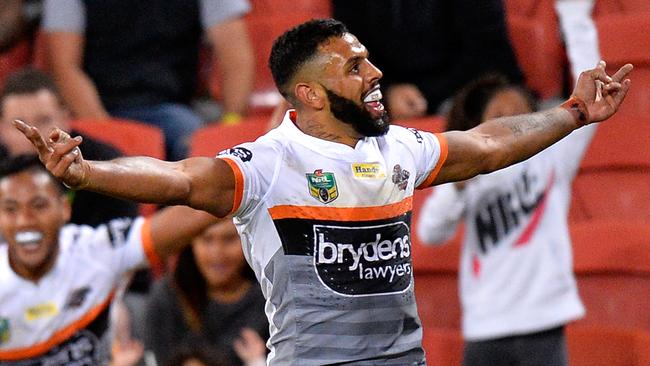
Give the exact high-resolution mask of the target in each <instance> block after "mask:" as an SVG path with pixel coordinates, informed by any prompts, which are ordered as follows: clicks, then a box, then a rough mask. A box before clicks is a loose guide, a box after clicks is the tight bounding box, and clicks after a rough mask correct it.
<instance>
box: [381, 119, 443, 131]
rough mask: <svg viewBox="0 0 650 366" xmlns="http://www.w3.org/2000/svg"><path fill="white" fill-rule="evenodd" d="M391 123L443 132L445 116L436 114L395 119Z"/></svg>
mask: <svg viewBox="0 0 650 366" xmlns="http://www.w3.org/2000/svg"><path fill="white" fill-rule="evenodd" d="M393 123H394V124H396V125H400V126H404V127H413V128H416V129H418V130H422V131H428V132H433V133H438V132H444V130H445V126H446V125H447V122H446V120H445V118H444V117H442V116H437V115H432V116H425V117H420V118H409V119H402V120H396V121H393Z"/></svg>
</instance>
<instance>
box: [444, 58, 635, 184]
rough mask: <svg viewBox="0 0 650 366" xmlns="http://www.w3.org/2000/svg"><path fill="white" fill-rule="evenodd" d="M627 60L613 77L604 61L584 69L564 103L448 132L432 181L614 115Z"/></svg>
mask: <svg viewBox="0 0 650 366" xmlns="http://www.w3.org/2000/svg"><path fill="white" fill-rule="evenodd" d="M631 71H632V65H630V64H627V65H625V66H623V67H622V68H621V69H620V70H618V71H617V72H616V74H614V75H613V76H612V77H609V76H608V75H607V74H606V73H605V63H604V62H602V61H601V62H600V63H599V64H598V66H597V67H596V68H595V69H592V70H588V71H585V72H583V73H582V74H581V75H580V78H579V79H578V82H577V84H576V87H575V90H574V92H573V95H572V97H571V98H570V99H569V101H568V102H567V103H564V104H563V105H562V106H559V107H556V108H553V109H550V110H547V111H543V112H538V113H533V114H526V115H521V116H514V117H506V118H498V119H495V120H492V121H488V122H485V123H482V124H480V125H479V126H477V127H475V128H473V129H471V130H468V131H464V132H460V131H450V132H446V133H445V134H444V135H445V137H446V139H447V144H448V148H449V153H448V158H447V160H446V161H445V164H444V165H443V167H442V169H441V171H440V173H439V174H438V176H437V177H436V180H435V181H434V184H441V183H445V182H451V181H458V180H464V179H468V178H471V177H473V176H475V175H477V174H482V173H489V172H492V171H495V170H498V169H501V168H505V167H507V166H509V165H512V164H515V163H517V162H520V161H522V160H525V159H528V158H529V157H531V156H533V155H535V154H536V153H538V152H540V151H542V150H543V149H545V148H547V147H548V146H550V145H552V144H553V143H555V142H557V141H559V140H560V139H562V138H563V137H565V136H566V135H568V134H569V133H571V131H573V130H574V129H576V128H579V127H581V126H584V125H585V124H588V123H592V122H599V121H603V120H605V119H607V118H609V117H610V116H611V115H613V114H614V113H615V112H616V110H617V109H618V107H619V106H620V104H621V103H622V102H623V99H624V98H625V95H626V93H627V91H628V90H629V87H630V80H629V79H626V77H627V75H628V74H629V73H630V72H631Z"/></svg>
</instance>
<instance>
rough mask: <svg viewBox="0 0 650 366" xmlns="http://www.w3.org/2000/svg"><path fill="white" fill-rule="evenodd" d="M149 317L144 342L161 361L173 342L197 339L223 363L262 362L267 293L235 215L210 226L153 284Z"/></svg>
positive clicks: (185, 343)
mask: <svg viewBox="0 0 650 366" xmlns="http://www.w3.org/2000/svg"><path fill="white" fill-rule="evenodd" d="M147 319H148V322H147V324H148V331H147V332H146V333H145V346H146V348H147V349H151V350H153V352H154V354H155V355H156V358H157V361H158V363H159V364H161V365H165V364H168V362H169V355H170V354H171V353H173V352H174V350H173V347H174V346H176V345H179V346H191V345H192V344H194V343H196V339H197V338H198V339H201V340H203V342H204V343H206V344H209V347H210V348H211V349H213V350H216V351H217V353H218V354H219V355H220V356H222V357H223V360H224V362H225V365H247V366H248V365H253V364H255V362H258V363H259V362H261V363H262V364H264V360H265V357H266V347H265V346H264V341H263V340H262V339H264V340H266V339H267V338H268V322H267V320H266V315H265V313H264V297H263V296H262V292H261V290H260V288H259V286H257V284H256V281H255V277H254V274H253V271H252V270H251V269H250V267H249V266H248V264H247V263H246V260H245V259H244V254H243V252H242V248H241V242H240V240H239V236H238V234H237V230H236V228H235V225H234V224H233V223H232V221H231V220H223V221H221V222H219V223H217V224H214V225H212V226H211V227H209V228H208V229H206V230H205V231H204V232H203V233H202V234H200V235H198V236H197V237H196V238H194V240H193V241H192V245H191V247H188V248H186V249H185V250H183V252H181V254H180V256H179V258H178V263H177V266H176V269H175V270H174V272H173V274H171V275H169V276H167V277H165V278H163V280H162V281H160V282H159V283H158V284H156V285H154V289H153V290H152V294H151V298H150V303H149V308H148V311H147ZM251 329H252V330H251ZM260 337H261V338H260ZM235 345H236V349H235V348H234V347H235ZM238 354H239V355H240V356H241V359H240V357H238ZM242 361H244V362H242Z"/></svg>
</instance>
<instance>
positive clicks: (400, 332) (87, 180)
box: [16, 19, 631, 366]
mask: <svg viewBox="0 0 650 366" xmlns="http://www.w3.org/2000/svg"><path fill="white" fill-rule="evenodd" d="M269 65H270V67H271V71H272V73H273V76H274V79H275V82H276V85H277V87H278V89H279V90H280V92H281V93H282V95H283V96H284V97H285V98H286V99H287V100H288V101H289V102H291V104H292V105H293V106H294V107H295V108H296V109H295V110H292V111H290V112H288V113H287V115H286V116H285V119H284V121H283V122H282V125H281V126H280V127H279V128H277V129H275V130H273V131H271V132H270V133H268V134H267V135H265V136H263V137H262V138H260V139H258V140H257V141H256V142H253V143H249V144H244V145H242V146H238V147H235V148H233V149H230V150H228V151H225V152H224V155H222V156H220V157H218V158H207V157H199V158H191V159H187V160H182V161H179V162H163V161H158V160H155V159H150V158H124V159H118V160H114V161H111V162H97V161H87V160H84V159H83V158H82V155H81V152H80V151H79V150H78V149H76V146H77V145H78V144H79V141H78V140H74V139H71V138H69V137H68V136H67V135H66V134H65V133H63V132H61V131H53V132H52V133H51V134H49V135H48V137H47V138H44V137H43V136H41V135H40V133H39V132H38V130H37V129H34V128H32V127H31V126H29V125H28V124H25V123H22V122H16V127H17V128H18V129H19V130H21V131H22V132H23V133H24V134H25V135H26V136H27V138H29V139H30V140H31V141H32V143H33V144H34V145H35V146H36V147H37V149H38V151H39V153H40V156H41V160H42V161H43V163H44V164H45V165H46V167H47V168H48V170H50V171H51V172H52V173H53V174H54V175H55V176H57V177H60V178H61V179H62V180H63V181H64V182H65V183H66V184H68V185H70V186H72V187H77V188H84V189H90V190H94V191H99V192H104V193H110V194H113V195H116V196H119V197H124V198H127V199H133V200H138V201H147V202H159V203H176V204H186V205H189V206H192V207H194V208H198V209H203V210H206V211H208V212H210V213H212V214H214V215H216V216H225V215H228V214H231V215H233V216H234V217H235V222H236V224H237V225H238V230H239V232H240V235H241V236H242V243H243V245H244V253H245V254H246V256H247V259H248V260H249V263H250V264H251V265H252V267H253V269H254V270H255V272H256V275H257V277H258V280H259V281H260V283H261V286H262V290H263V292H264V295H265V296H266V301H267V303H266V312H267V315H268V317H269V323H270V334H271V337H270V339H269V344H268V345H269V347H270V349H271V352H270V354H269V359H268V363H269V364H270V365H300V366H307V365H327V364H337V365H352V364H353V365H423V364H424V363H425V361H424V352H423V350H422V344H421V338H422V329H421V326H420V321H419V319H418V317H417V311H416V308H415V299H414V296H413V282H412V268H411V247H410V245H411V241H410V235H411V233H410V211H411V202H412V194H413V190H414V189H415V188H416V187H419V188H424V187H427V186H430V185H432V184H440V183H444V182H451V181H457V180H463V179H468V178H471V177H473V176H475V175H476V174H479V173H486V172H490V171H493V170H496V169H500V168H503V167H505V166H508V165H510V164H513V163H515V162H518V161H521V160H524V159H526V158H528V157H530V156H532V155H533V154H535V153H537V152H539V151H541V150H542V149H544V148H546V147H548V146H550V145H551V144H553V143H554V142H556V141H558V140H559V139H561V138H562V137H564V136H566V135H567V134H569V133H570V132H571V131H573V130H574V129H576V128H579V127H581V126H583V125H585V124H588V123H592V122H597V121H602V120H604V119H606V118H608V117H609V116H611V115H612V114H613V113H614V112H615V111H616V110H617V109H618V107H619V105H620V104H621V102H622V100H623V98H624V97H625V94H626V93H627V91H628V88H629V85H630V81H629V80H624V79H625V77H626V76H627V74H628V73H629V71H630V69H631V66H628V67H626V68H624V69H622V70H620V71H619V72H618V73H617V74H615V75H614V76H613V77H611V78H610V77H609V76H608V75H606V73H605V71H604V68H603V65H599V66H598V67H596V68H595V69H592V70H589V71H587V72H585V73H583V74H582V75H581V77H580V80H579V82H578V85H577V86H576V89H575V90H574V94H573V97H572V98H571V99H570V100H569V101H568V102H567V103H565V104H564V105H563V106H560V107H557V108H554V109H551V110H547V111H544V112H542V113H536V114H530V115H525V116H519V117H512V118H505V119H498V120H495V121H492V122H488V123H485V124H482V125H480V126H478V127H477V128H475V129H472V130H470V131H466V132H448V133H445V134H441V135H433V134H430V133H425V132H420V131H416V130H407V129H404V128H400V127H391V126H390V124H389V121H388V119H387V114H386V112H385V110H384V107H383V105H382V103H381V92H380V91H379V80H380V79H381V77H382V74H381V71H379V70H378V69H377V68H376V67H375V66H374V65H373V64H372V63H371V62H370V61H369V60H368V51H367V50H366V48H365V47H364V46H363V44H361V43H360V42H359V41H358V40H357V39H356V38H355V37H354V36H353V35H352V34H350V33H349V32H348V31H347V29H346V28H345V26H344V25H343V24H342V23H340V22H338V21H336V20H332V19H325V20H312V21H309V22H306V23H303V24H301V25H298V26H296V27H294V28H292V29H291V30H289V31H287V32H286V33H284V34H283V35H282V36H280V37H279V38H278V39H277V40H276V42H275V44H274V46H273V49H272V51H271V57H270V60H269Z"/></svg>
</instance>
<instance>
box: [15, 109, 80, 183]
mask: <svg viewBox="0 0 650 366" xmlns="http://www.w3.org/2000/svg"><path fill="white" fill-rule="evenodd" d="M13 125H14V127H16V128H17V129H18V130H19V131H20V132H22V133H23V134H24V135H25V137H27V139H29V141H31V143H32V145H34V147H35V148H36V151H37V152H38V157H39V159H40V160H41V162H42V163H43V165H45V168H47V170H48V171H49V172H50V173H52V175H54V176H55V177H56V178H59V179H61V180H62V181H63V183H65V184H66V185H67V186H69V187H71V188H76V189H81V188H84V187H85V186H87V183H88V182H87V177H88V170H89V169H90V166H89V164H88V163H87V162H86V161H84V159H83V156H82V155H81V150H79V144H81V141H82V140H83V139H82V138H81V136H77V137H74V138H73V137H71V136H70V135H69V134H68V133H66V132H65V131H63V130H61V129H59V128H55V129H53V130H52V131H51V132H50V133H49V135H48V137H47V139H46V138H44V137H43V135H41V133H40V131H39V130H38V128H36V127H34V126H32V125H30V124H27V123H25V122H23V121H19V120H15V121H14V122H13Z"/></svg>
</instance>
